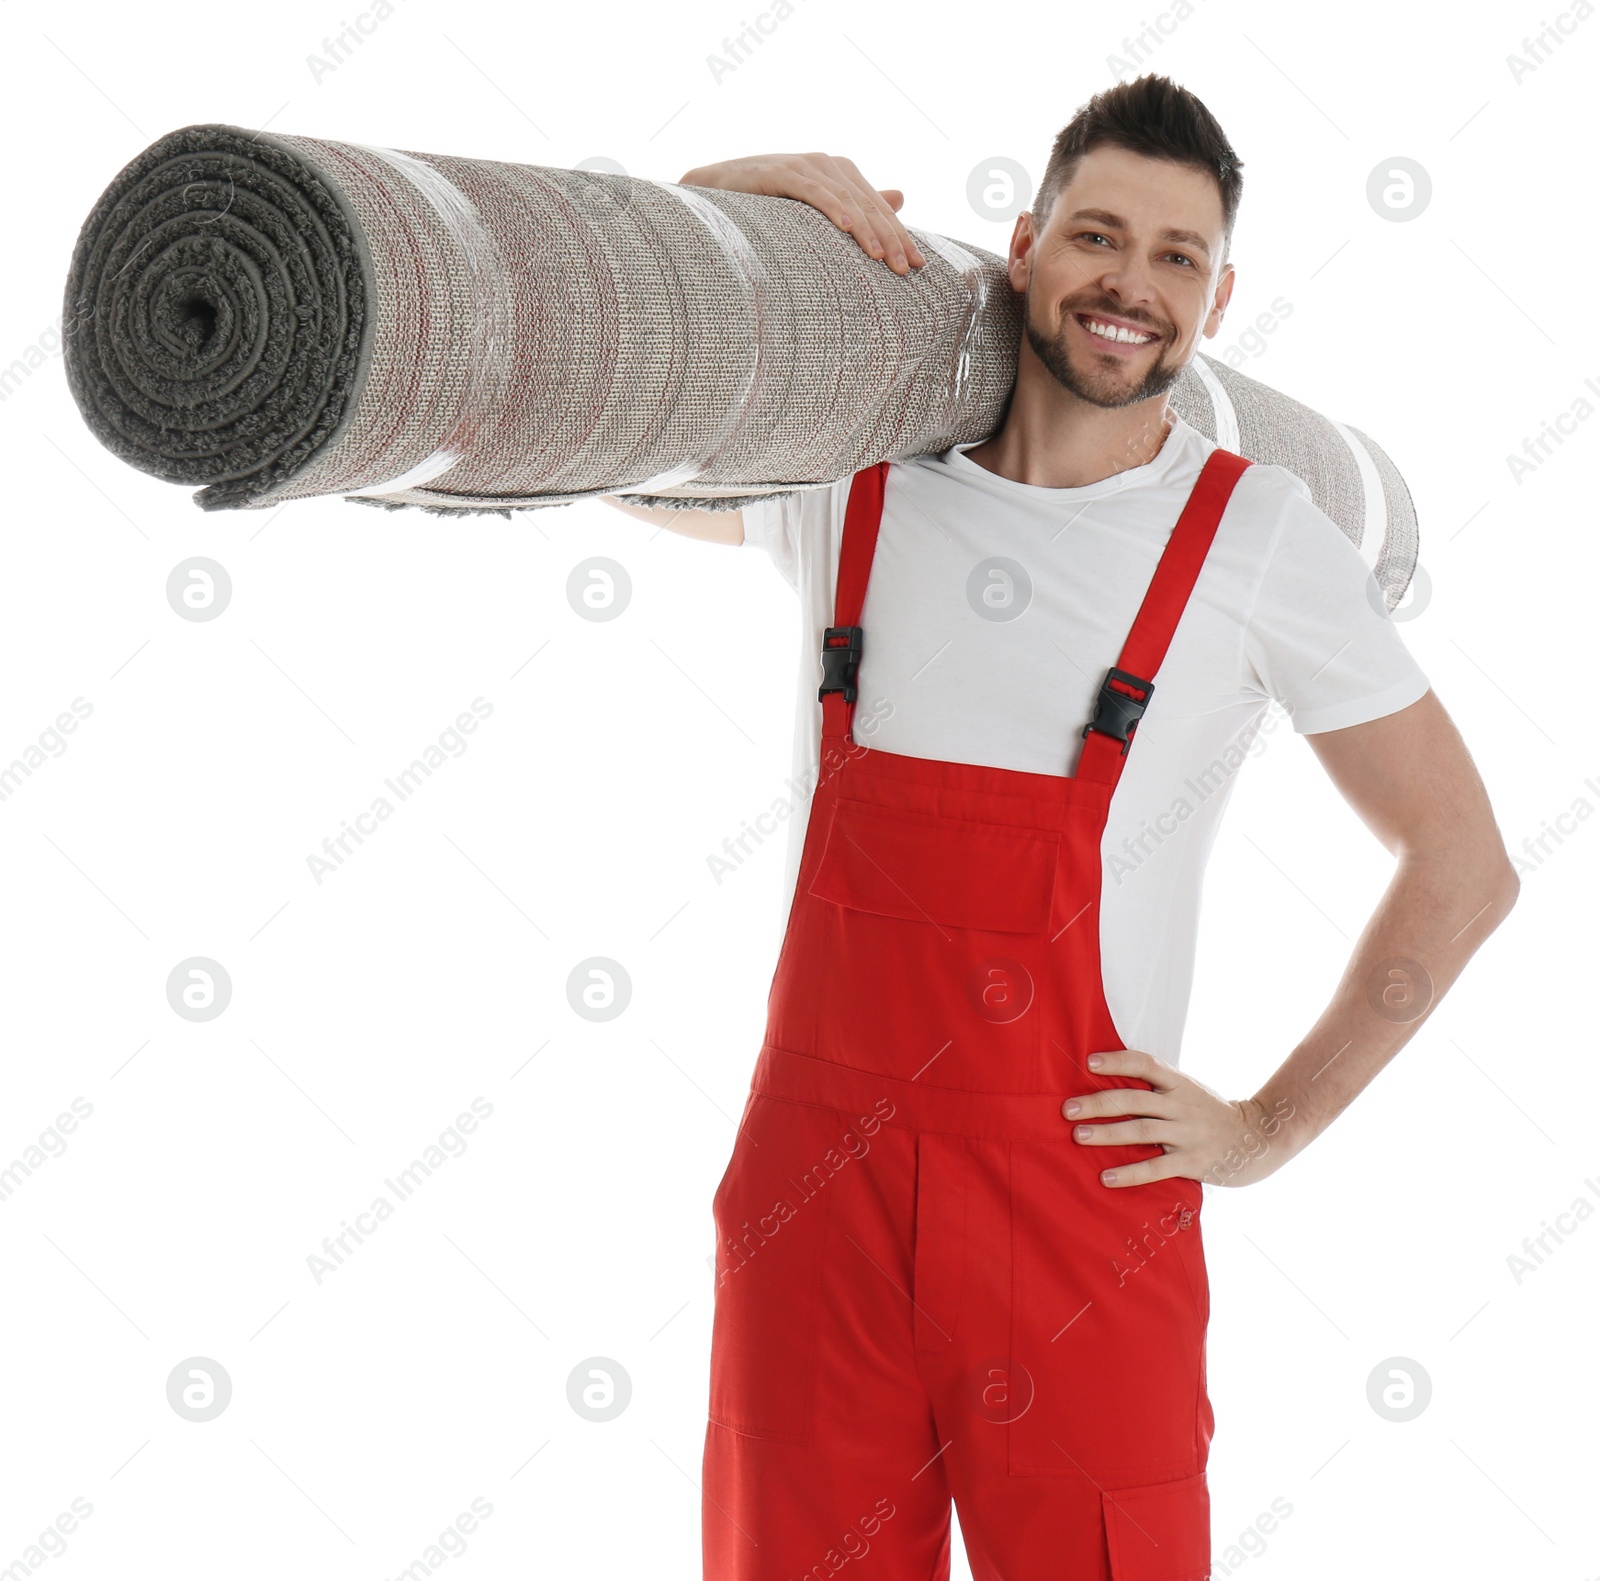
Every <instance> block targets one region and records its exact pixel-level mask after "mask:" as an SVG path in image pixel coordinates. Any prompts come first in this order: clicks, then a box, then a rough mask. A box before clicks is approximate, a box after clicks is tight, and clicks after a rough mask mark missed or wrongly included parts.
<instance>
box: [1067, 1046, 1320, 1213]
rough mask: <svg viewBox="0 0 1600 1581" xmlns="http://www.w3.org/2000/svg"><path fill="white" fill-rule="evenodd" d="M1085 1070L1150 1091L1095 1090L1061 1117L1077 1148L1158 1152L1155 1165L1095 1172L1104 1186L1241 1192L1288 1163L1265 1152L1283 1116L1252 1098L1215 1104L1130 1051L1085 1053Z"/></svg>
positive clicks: (1278, 1151)
mask: <svg viewBox="0 0 1600 1581" xmlns="http://www.w3.org/2000/svg"><path fill="white" fill-rule="evenodd" d="M1088 1064H1089V1069H1090V1070H1092V1071H1094V1072H1095V1073H1096V1074H1097V1075H1101V1076H1133V1077H1137V1078H1138V1079H1139V1080H1140V1081H1146V1082H1149V1084H1150V1086H1151V1088H1152V1089H1153V1090H1152V1091H1149V1092H1146V1091H1145V1090H1144V1089H1143V1088H1141V1087H1103V1088H1101V1089H1099V1090H1098V1091H1096V1092H1090V1093H1080V1094H1079V1095H1078V1096H1077V1097H1074V1098H1068V1099H1067V1100H1066V1102H1065V1103H1063V1104H1062V1106H1061V1112H1062V1114H1064V1115H1065V1116H1066V1118H1067V1119H1069V1120H1071V1121H1072V1122H1073V1127H1072V1134H1073V1139H1074V1140H1075V1141H1077V1142H1080V1143H1082V1144H1083V1145H1084V1146H1085V1147H1107V1146H1112V1145H1115V1144H1117V1143H1122V1144H1128V1143H1133V1144H1139V1143H1145V1144H1154V1145H1157V1146H1159V1147H1161V1148H1163V1149H1164V1150H1165V1155H1164V1156H1163V1157H1161V1158H1147V1159H1141V1160H1140V1161H1139V1162H1137V1163H1133V1164H1119V1165H1117V1167H1116V1168H1115V1169H1108V1170H1105V1171H1103V1172H1102V1173H1101V1176H1100V1179H1101V1181H1102V1182H1103V1183H1104V1184H1105V1185H1107V1186H1113V1187H1121V1186H1139V1185H1143V1184H1144V1183H1145V1182H1147V1181H1151V1180H1165V1179H1167V1178H1168V1177H1169V1176H1172V1175H1184V1176H1187V1177H1188V1178H1190V1179H1192V1180H1200V1181H1206V1182H1209V1183H1210V1184H1211V1185H1216V1186H1247V1185H1249V1184H1251V1182H1253V1181H1257V1180H1263V1179H1265V1178H1266V1177H1267V1176H1268V1175H1270V1174H1271V1173H1272V1172H1273V1171H1274V1170H1275V1169H1277V1168H1278V1166H1279V1165H1280V1164H1282V1163H1284V1162H1285V1161H1286V1160H1287V1158H1288V1155H1289V1149H1288V1148H1287V1147H1284V1146H1278V1147H1274V1146H1273V1145H1272V1144H1273V1139H1274V1138H1275V1137H1277V1136H1278V1135H1279V1133H1280V1131H1281V1129H1282V1126H1283V1122H1284V1120H1285V1119H1287V1118H1288V1116H1286V1115H1279V1114H1274V1113H1272V1112H1271V1111H1269V1110H1268V1109H1267V1108H1266V1107H1265V1105H1263V1104H1262V1103H1261V1102H1260V1100H1259V1099H1256V1098H1237V1099H1233V1100H1229V1099H1226V1098H1221V1097H1219V1096H1218V1095H1217V1094H1216V1093H1214V1092H1212V1090H1211V1089H1210V1088H1209V1087H1207V1086H1206V1085H1205V1084H1204V1083H1202V1082H1198V1081H1196V1080H1195V1079H1194V1077H1192V1076H1186V1075H1184V1074H1183V1072H1182V1071H1180V1070H1177V1069H1176V1068H1175V1067H1173V1066H1171V1065H1168V1064H1167V1063H1166V1062H1165V1061H1164V1060H1159V1059H1157V1058H1156V1057H1155V1055H1153V1054H1142V1053H1140V1052H1139V1051H1138V1050H1137V1049H1115V1050H1113V1051H1111V1052H1109V1053H1105V1054H1091V1055H1090V1056H1089V1060H1088ZM1117 1116H1122V1117H1124V1118H1115V1117H1117ZM1107 1117H1112V1118H1110V1119H1108V1118H1107ZM1083 1121H1093V1122H1098V1123H1094V1124H1087V1125H1086V1124H1083V1123H1082V1122H1083Z"/></svg>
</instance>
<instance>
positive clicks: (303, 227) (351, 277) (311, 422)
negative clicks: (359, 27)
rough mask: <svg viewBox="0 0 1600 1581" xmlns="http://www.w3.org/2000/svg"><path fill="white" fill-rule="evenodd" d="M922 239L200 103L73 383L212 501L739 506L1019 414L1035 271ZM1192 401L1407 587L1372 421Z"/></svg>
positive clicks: (83, 300)
mask: <svg viewBox="0 0 1600 1581" xmlns="http://www.w3.org/2000/svg"><path fill="white" fill-rule="evenodd" d="M912 234H913V235H915V236H916V238H917V240H918V242H919V244H920V245H921V247H922V250H923V253H924V255H925V256H926V258H927V259H928V263H927V265H926V266H925V267H924V268H922V269H917V270H912V271H911V272H910V273H908V274H907V275H904V276H901V275H897V274H895V273H894V272H893V271H892V270H890V269H888V268H886V267H885V266H884V265H882V264H881V263H877V262H874V261H873V260H871V259H868V258H867V257H866V256H865V255H864V254H863V253H862V252H861V250H860V248H859V247H858V246H857V245H856V243H855V242H854V241H853V240H851V239H850V238H849V237H848V236H846V235H844V234H843V233H842V232H840V231H839V230H838V229H837V228H836V227H835V226H834V225H833V224H832V223H831V222H830V221H829V220H828V219H827V218H826V216H824V215H822V214H821V213H819V212H818V211H817V210H816V209H814V208H812V207H811V206H810V205H809V204H805V203H800V202H796V201H794V200H791V199H788V198H771V197H758V196H755V195H752V194H747V193H734V192H722V191H716V190H712V189H709V188H699V187H685V186H679V185H674V184H671V183H666V182H657V181H651V180H647V179H643V178H636V177H630V176H623V175H614V174H611V173H608V172H604V171H584V170H563V169H558V168H553V167H546V166H536V165H520V164H508V163H502V162H498V161H493V160H483V159H464V158H456V157H453V156H448V155H440V154H419V153H408V152H403V151H400V150H396V149H389V148H380V147H374V146H369V145H366V144H361V143H350V142H335V141H331V140H326V139H321V138H311V137H299V136H290V135H283V134H276V133H267V132H250V131H248V130H246V129H244V128H241V127H235V126H226V125H200V126H188V127H183V128H180V129H179V130H177V131H174V132H170V133H168V134H167V135H166V136H165V137H162V138H161V139H159V140H158V141H157V142H155V143H153V144H152V145H151V146H150V147H149V148H147V149H146V150H145V151H144V152H143V153H141V154H139V155H138V156H137V157H136V158H134V159H133V160H132V161H131V162H130V163H129V164H128V165H127V166H125V167H124V168H123V170H122V171H120V172H119V173H118V175H117V176H116V177H115V179H114V180H113V181H112V183H111V185H110V186H109V187H108V188H107V189H106V191H105V192H104V193H103V194H102V196H101V197H100V199H99V201H98V202H97V203H96V204H95V206H94V209H93V211H92V212H91V213H90V215H89V217H88V218H87V219H86V220H85V222H84V224H83V228H82V231H81V233H80V235H79V237H78V242H77V246H76V248H75V250H74V253H73V258H72V265H71V270H70V273H69V276H68V281H67V291H66V307H65V314H64V320H63V333H64V339H65V363H66V371H67V379H68V383H69V386H70V388H71V390H72V394H73V397H74V399H75V400H76V402H77V404H78V407H79V409H80V411H81V412H82V413H83V416H84V419H85V421H86V422H87V423H88V425H89V427H90V428H91V430H92V431H93V432H94V434H95V435H96V437H97V438H99V440H100V441H101V443H102V444H104V445H105V446H106V447H107V448H108V449H109V450H111V451H112V452H113V453H114V454H116V455H118V456H120V457H121V458H122V459H123V460H124V461H126V462H128V464H129V465H131V466H134V467H137V468H139V469H140V470H141V471H144V472H149V473H151V474H153V475H154V476H156V477H159V478H163V479H165V480H167V481H169V482H174V483H184V484H189V485H199V486H200V487H199V491H198V492H197V493H196V494H195V496H194V498H195V501H196V503H197V504H198V505H200V506H201V507H202V508H203V509H206V510H237V509H264V508H266V507H269V506H274V505H277V504H278V503H279V502H281V501H285V500H295V499H309V498H314V497H317V496H321V495H331V494H338V495H343V496H344V497H346V498H349V499H355V500H358V501H359V502H361V503H365V504H379V505H385V506H389V507H395V508H398V507H403V506H414V507H420V508H422V509H425V510H430V511H435V512H442V513H457V512H470V511H485V510H493V511H500V512H505V513H509V512H510V511H512V510H521V509H531V508H535V507H540V506H548V505H560V504H565V503H568V502H570V501H572V500H577V499H583V498H586V497H589V496H591V495H595V494H607V493H625V494H628V495H629V496H631V497H634V498H637V499H639V500H640V501H641V502H648V503H657V504H662V505H667V506H702V507H711V508H717V507H732V506H735V505H738V504H740V503H743V502H745V501H747V500H750V499H753V498H757V497H761V496H763V495H770V494H773V493H785V492H789V491H792V490H794V489H796V488H806V487H815V486H819V485H822V484H826V483H830V482H833V481H835V480H836V479H838V478H841V477H845V476H847V475H848V474H850V473H852V472H855V471H857V470H859V469H860V468H861V467H864V466H868V465H871V464H872V463H874V462H876V461H881V460H885V459H888V460H904V459H907V458H909V457H911V456H915V455H921V454H925V453H927V452H929V451H936V450H942V449H945V448H946V447H948V446H950V445H952V444H961V443H966V442H968V441H973V440H978V439H982V438H985V437H986V436H987V435H989V434H991V433H993V432H994V431H995V430H996V429H997V428H998V427H999V426H1000V424H1001V422H1002V421H1003V420H1004V417H1005V411H1006V405H1007V402H1008V400H1009V398H1010V393H1011V387H1012V384H1013V383H1014V381H1015V376H1016V357H1017V347H1018V341H1019V338H1020V335H1021V298H1020V297H1019V296H1018V295H1017V293H1016V292H1015V291H1013V290H1012V288H1011V285H1010V282H1009V280H1008V279H1007V277H1006V274H1005V266H1004V263H1003V261H1002V260H1001V259H999V258H997V257H996V256H995V255H994V254H992V253H989V252H986V251H984V250H982V249H981V248H976V247H970V246H967V245H964V244H963V243H960V242H957V241H952V240H950V239H948V238H946V237H943V236H939V235H936V234H934V233H932V232H929V231H924V230H920V229H916V228H914V227H913V228H912ZM1172 403H1173V405H1174V407H1175V408H1176V409H1177V410H1178V412H1179V413H1180V414H1181V415H1182V416H1183V417H1184V418H1185V420H1186V421H1188V422H1190V423H1193V424H1194V426H1195V427H1197V428H1199V429H1201V430H1202V431H1203V432H1205V433H1206V434H1208V435H1209V436H1211V437H1212V438H1214V439H1216V440H1217V442H1218V443H1219V444H1223V445H1225V446H1227V447H1228V448H1230V449H1237V450H1239V451H1240V452H1241V453H1242V454H1244V455H1247V456H1249V457H1250V458H1251V459H1252V460H1255V461H1261V462H1273V463H1277V464H1280V465H1283V466H1285V467H1287V468H1288V469H1289V470H1290V471H1292V472H1295V473H1296V474H1298V475H1299V476H1300V477H1302V478H1303V479H1304V480H1305V482H1306V483H1307V485H1308V487H1309V488H1310V490H1311V492H1312V496H1313V498H1314V499H1315V500H1316V502H1317V504H1318V505H1319V506H1321V507H1322V509H1323V510H1325V511H1326V512H1327V513H1328V515H1329V516H1331V517H1332V518H1333V519H1334V520H1335V521H1336V522H1338V523H1339V525H1340V526H1341V527H1342V528H1343V529H1344V531H1345V532H1346V533H1347V534H1349V536H1350V537H1351V538H1352V540H1353V541H1354V542H1355V543H1356V544H1357V545H1358V546H1359V547H1360V548H1361V550H1362V553H1363V555H1364V556H1365V558H1366V560H1367V562H1368V564H1369V565H1371V566H1372V568H1373V570H1374V574H1375V575H1376V577H1377V579H1378V581H1379V583H1380V585H1381V586H1382V587H1383V589H1384V592H1385V594H1386V596H1387V598H1388V601H1389V603H1390V605H1391V607H1392V606H1393V605H1394V604H1395V603H1396V602H1398V600H1399V598H1400V596H1401V594H1402V593H1403V592H1404V590H1405V587H1406V584H1407V582H1408V581H1409V579H1410V576H1411V571H1412V568H1413V566H1414V564H1415V559H1416V516H1415V511H1414V509H1413V507H1412V504H1411V500H1410V497H1409V495H1408V493H1407V491H1406V488H1405V484H1404V483H1403V482H1402V480H1401V478H1400V475H1399V473H1398V472H1397V471H1396V470H1395V468H1394V466H1393V464H1392V463H1391V462H1390V460H1389V458H1388V457H1387V456H1386V455H1385V454H1384V453H1383V452H1382V451H1381V450H1380V449H1379V448H1378V447H1377V446H1376V445H1375V444H1373V443H1372V441H1371V440H1370V439H1368V438H1367V437H1366V436H1365V435H1363V434H1361V433H1359V432H1358V431H1356V430H1355V429H1351V428H1346V427H1343V426H1341V425H1339V424H1335V423H1332V422H1330V421H1329V420H1328V419H1326V418H1323V417H1321V416H1320V415H1318V414H1317V413H1315V412H1313V411H1312V410H1311V409H1309V408H1308V407H1305V406H1302V405H1301V404H1300V403H1298V402H1295V401H1292V400H1290V399H1289V398H1288V397H1286V396H1283V395H1280V394H1279V393H1278V392H1277V391H1275V390H1272V389H1270V388H1268V387H1267V386H1266V385H1263V384H1260V383H1258V382H1257V381H1255V380H1253V379H1249V378H1246V377H1244V376H1243V375H1242V374H1240V373H1238V372H1236V371H1234V370H1232V369H1229V368H1227V367H1226V366H1224V365H1223V364H1221V363H1219V362H1217V361H1216V360H1214V359H1212V358H1208V357H1205V356H1203V355H1202V356H1199V357H1197V358H1196V359H1195V360H1194V362H1193V363H1192V364H1191V365H1190V366H1189V368H1187V369H1186V370H1185V371H1184V373H1183V374H1182V376H1181V377H1180V378H1179V380H1178V382H1177V384H1176V385H1175V386H1174V388H1173V391H1172Z"/></svg>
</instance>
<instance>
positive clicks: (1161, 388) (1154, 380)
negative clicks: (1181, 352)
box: [1022, 282, 1183, 410]
mask: <svg viewBox="0 0 1600 1581" xmlns="http://www.w3.org/2000/svg"><path fill="white" fill-rule="evenodd" d="M1022 322H1023V329H1024V331H1025V332H1026V334H1027V337H1028V344H1029V345H1030V346H1032V347H1033V354H1034V355H1035V356H1036V357H1037V358H1038V359H1039V361H1040V362H1042V363H1043V364H1044V365H1045V367H1046V368H1047V369H1049V371H1050V374H1051V377H1052V378H1054V379H1055V381H1056V383H1057V384H1059V385H1060V386H1061V387H1062V389H1064V390H1070V391H1071V392H1072V394H1074V395H1075V396H1077V397H1078V399H1079V400H1080V401H1087V402H1088V403H1089V404H1090V405H1091V406H1099V407H1104V408H1106V409H1108V410H1113V409H1115V408H1117V407H1122V406H1134V405H1136V404H1137V403H1138V402H1140V401H1148V400H1150V399H1151V397H1153V396H1157V395H1164V394H1165V393H1166V392H1167V391H1168V390H1170V389H1171V388H1172V386H1173V385H1174V384H1175V383H1177V380H1178V376H1179V374H1181V373H1182V372H1183V365H1182V364H1181V363H1179V364H1178V365H1177V366H1173V365H1172V364H1171V363H1169V362H1167V361H1166V360H1165V357H1164V355H1163V356H1158V357H1157V358H1156V360H1155V362H1154V363H1152V364H1151V367H1150V371H1149V372H1148V373H1147V374H1146V375H1145V376H1144V379H1143V381H1142V382H1141V383H1140V384H1138V385H1136V386H1135V387H1134V388H1133V389H1131V390H1129V391H1127V392H1126V393H1119V394H1111V393H1109V392H1108V391H1107V389H1106V388H1105V385H1104V383H1102V382H1096V381H1100V380H1103V379H1104V377H1105V376H1104V375H1100V374H1092V375H1090V376H1089V377H1088V378H1085V376H1084V375H1082V374H1081V373H1079V372H1078V370H1077V369H1076V368H1074V367H1073V366H1072V363H1071V361H1070V360H1069V359H1068V356H1067V350H1066V344H1065V342H1066V326H1065V325H1063V326H1062V330H1061V334H1060V335H1059V336H1058V337H1057V338H1056V339H1055V340H1050V339H1047V338H1046V336H1045V335H1044V333H1043V331H1041V330H1040V329H1039V328H1038V327H1037V326H1036V325H1035V324H1034V322H1033V289H1032V284H1031V282H1030V284H1029V289H1028V291H1027V293H1026V296H1025V298H1024V301H1023V309H1022Z"/></svg>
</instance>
